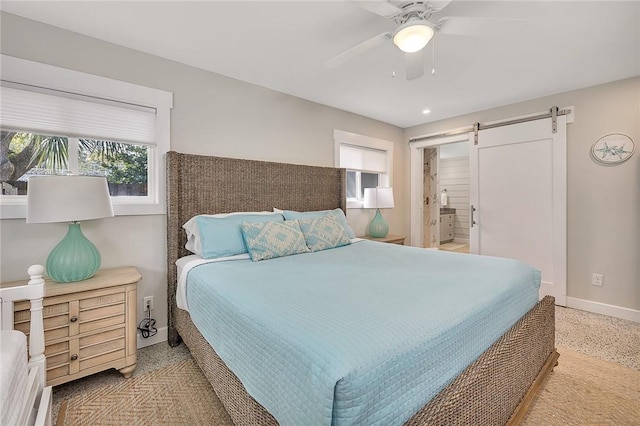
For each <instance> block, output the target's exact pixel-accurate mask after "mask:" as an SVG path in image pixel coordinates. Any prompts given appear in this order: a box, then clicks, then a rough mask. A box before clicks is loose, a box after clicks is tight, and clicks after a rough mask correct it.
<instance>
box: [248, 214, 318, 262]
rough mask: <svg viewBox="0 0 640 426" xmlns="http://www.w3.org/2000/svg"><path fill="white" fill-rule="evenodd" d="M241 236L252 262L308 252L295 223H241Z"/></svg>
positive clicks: (302, 236) (298, 227) (298, 226)
mask: <svg viewBox="0 0 640 426" xmlns="http://www.w3.org/2000/svg"><path fill="white" fill-rule="evenodd" d="M242 236H243V238H244V241H245V244H246V245H247V249H248V250H249V254H250V255H251V260H253V261H254V262H257V261H258V260H266V259H273V258H276V257H283V256H289V255H292V254H299V253H308V252H309V247H307V244H306V242H305V239H304V235H303V234H302V231H300V225H298V222H296V221H290V222H242Z"/></svg>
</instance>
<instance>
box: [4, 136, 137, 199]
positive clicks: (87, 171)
mask: <svg viewBox="0 0 640 426" xmlns="http://www.w3.org/2000/svg"><path fill="white" fill-rule="evenodd" d="M1 133H2V139H3V140H6V142H5V144H6V145H7V147H8V150H7V151H6V153H5V156H6V159H7V160H8V161H9V163H10V164H11V166H10V169H9V170H7V171H6V172H4V173H0V177H1V179H2V180H1V181H0V183H1V185H2V195H27V191H28V190H27V187H28V180H29V177H30V176H34V175H50V174H63V175H64V174H69V173H71V174H76V175H89V176H104V177H106V178H107V183H108V185H109V192H110V194H111V196H112V197H125V196H128V197H146V196H147V195H148V193H149V191H148V182H149V168H148V158H149V153H148V147H147V146H145V145H137V144H131V143H126V142H114V141H101V140H95V139H86V138H68V137H64V136H48V135H40V134H36V133H29V132H15V131H5V130H2V131H1ZM121 201H122V198H119V199H118V202H121Z"/></svg>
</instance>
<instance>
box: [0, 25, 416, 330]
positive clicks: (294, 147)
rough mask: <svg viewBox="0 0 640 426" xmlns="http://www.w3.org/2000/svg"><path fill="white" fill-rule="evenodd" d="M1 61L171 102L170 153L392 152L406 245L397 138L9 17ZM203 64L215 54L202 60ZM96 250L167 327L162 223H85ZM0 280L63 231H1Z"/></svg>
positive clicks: (41, 255) (394, 215)
mask: <svg viewBox="0 0 640 426" xmlns="http://www.w3.org/2000/svg"><path fill="white" fill-rule="evenodd" d="M0 24H1V31H2V32H1V39H2V40H1V43H2V44H1V52H2V53H3V54H5V55H10V56H15V57H19V58H23V59H28V60H33V61H37V62H42V63H45V64H51V65H55V66H59V67H64V68H69V69H73V70H78V71H82V72H86V73H90V74H95V75H100V76H104V77H109V78H114V79H118V80H122V81H127V82H131V83H135V84H140V85H143V86H149V87H154V88H157V89H161V90H166V91H170V92H173V95H174V108H173V110H172V112H171V149H173V150H176V151H181V152H189V153H197V154H210V155H218V156H226V157H236V158H249V159H257V160H269V161H279V162H290V163H298V164H310V165H320V166H333V165H334V158H333V156H334V145H333V130H334V128H336V129H340V130H344V131H348V132H353V133H359V134H363V135H367V136H372V137H376V138H380V139H386V140H389V141H393V142H395V143H396V147H397V149H396V150H395V153H394V159H395V160H394V170H395V172H394V176H393V184H394V186H396V187H397V188H398V190H396V191H394V195H395V197H396V198H395V201H396V206H397V207H396V208H395V209H391V210H389V212H388V213H385V217H386V218H387V219H388V221H389V225H390V229H391V232H394V233H398V234H399V233H404V234H405V235H408V231H409V229H408V227H409V224H408V214H407V207H406V206H408V199H407V198H406V197H407V193H408V191H407V193H405V192H404V191H403V190H402V188H404V187H408V180H407V179H408V174H407V173H405V171H404V167H403V165H404V164H406V163H407V161H408V160H407V158H405V157H408V150H407V149H406V144H405V143H402V142H401V141H402V130H401V129H399V128H397V127H395V126H392V125H389V124H385V123H381V122H378V121H374V120H371V119H368V118H364V117H361V116H358V115H354V114H351V113H347V112H344V111H340V110H337V109H334V108H330V107H326V106H323V105H319V104H317V103H313V102H309V101H306V100H302V99H299V98H295V97H292V96H288V95H284V94H282V93H278V92H275V91H272V90H269V89H265V88H261V87H258V86H255V85H251V84H247V83H243V82H240V81H238V80H234V79H231V78H227V77H224V76H222V75H218V74H214V73H210V72H206V71H202V70H199V69H196V68H193V67H189V66H186V65H182V64H179V63H176V62H173V61H169V60H165V59H162V58H158V57H155V56H151V55H147V54H144V53H141V52H138V51H134V50H131V49H126V48H123V47H120V46H117V45H113V44H110V43H105V42H102V41H99V40H96V39H92V38H89V37H85V36H82V35H79V34H76V33H72V32H69V31H65V30H61V29H59V28H55V27H52V26H48V25H44V24H41V23H38V22H35V21H30V20H26V19H23V18H20V17H17V16H14V15H10V14H6V13H2V15H1V22H0ZM203 54H215V53H214V52H203ZM372 215H373V212H372V211H371V210H350V211H349V212H348V213H347V216H348V218H349V222H350V223H351V224H352V226H353V227H354V230H355V232H356V233H357V234H363V233H364V231H365V227H366V225H367V224H368V221H369V217H370V216H372ZM82 227H83V230H84V232H85V234H86V235H87V237H88V238H89V239H91V240H92V241H93V242H94V243H95V244H96V245H97V246H98V248H99V249H100V250H101V253H102V257H103V262H102V264H103V267H115V266H121V265H134V266H136V267H138V268H139V270H140V271H141V273H142V275H143V280H142V282H141V284H140V285H139V287H138V299H139V302H138V317H139V319H141V318H142V316H143V315H142V307H141V306H142V298H143V297H144V296H147V295H153V296H155V312H154V317H155V318H156V319H157V320H158V326H159V327H164V326H166V306H165V305H166V303H165V301H166V248H165V247H166V229H165V228H166V216H164V215H156V216H126V217H116V218H113V219H104V220H96V221H90V222H86V223H83V225H82ZM0 232H1V241H0V257H1V263H0V266H1V267H0V279H1V280H2V281H7V280H15V279H21V278H23V277H24V276H25V275H26V269H27V267H28V266H29V265H31V264H33V263H44V262H45V260H46V256H47V255H48V253H49V251H50V250H51V249H52V248H53V247H54V246H55V245H56V244H57V242H58V241H59V240H61V239H62V237H63V236H64V234H65V232H66V225H65V224H41V225H33V224H29V225H27V224H26V223H25V221H24V219H21V220H2V221H0Z"/></svg>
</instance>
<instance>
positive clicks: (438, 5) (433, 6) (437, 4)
mask: <svg viewBox="0 0 640 426" xmlns="http://www.w3.org/2000/svg"><path fill="white" fill-rule="evenodd" d="M451 1H452V0H429V1H428V2H427V6H428V7H429V9H430V10H431V11H432V12H439V11H441V10H442V9H444V8H445V7H447V6H449V3H451Z"/></svg>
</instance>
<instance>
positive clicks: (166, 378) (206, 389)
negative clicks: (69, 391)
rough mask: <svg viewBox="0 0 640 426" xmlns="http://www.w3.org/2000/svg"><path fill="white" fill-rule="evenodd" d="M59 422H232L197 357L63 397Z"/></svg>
mask: <svg viewBox="0 0 640 426" xmlns="http://www.w3.org/2000/svg"><path fill="white" fill-rule="evenodd" d="M57 425H58V426H62V425H74V426H76V425H77V426H80V425H233V423H232V422H231V418H230V417H229V415H228V414H227V412H226V411H225V410H224V408H223V407H222V404H221V403H220V401H219V400H218V398H217V397H216V395H215V393H214V392H213V389H212V388H211V385H210V384H209V382H208V381H207V379H206V377H204V375H203V374H202V372H201V371H200V369H199V368H198V366H197V365H196V363H195V362H194V361H193V359H187V360H184V361H180V362H178V363H175V364H170V365H168V366H166V367H163V368H160V369H158V370H155V371H151V372H148V373H145V374H142V375H140V376H135V377H132V378H131V379H127V380H124V379H123V380H122V381H121V382H120V383H117V384H114V385H109V386H105V387H102V388H99V389H96V390H94V391H91V392H88V393H86V394H82V395H79V396H75V397H73V398H71V399H70V400H68V401H66V404H65V403H64V402H63V403H62V406H61V407H60V412H59V414H58V420H57Z"/></svg>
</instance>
